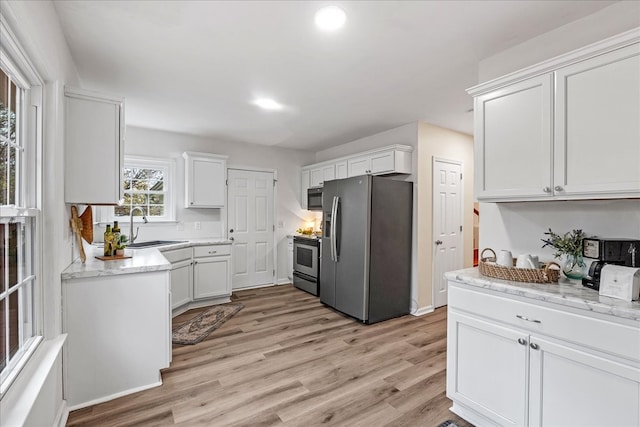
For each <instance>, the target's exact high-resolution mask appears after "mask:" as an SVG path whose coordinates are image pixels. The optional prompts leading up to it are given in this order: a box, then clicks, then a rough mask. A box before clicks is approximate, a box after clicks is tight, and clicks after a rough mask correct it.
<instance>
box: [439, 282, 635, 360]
mask: <svg viewBox="0 0 640 427" xmlns="http://www.w3.org/2000/svg"><path fill="white" fill-rule="evenodd" d="M449 285H450V286H449V308H451V309H459V310H464V311H467V312H470V313H474V314H476V315H480V316H483V317H485V318H489V319H495V320H498V321H500V322H503V323H506V324H509V325H513V326H516V327H519V328H522V329H524V330H527V331H529V332H531V333H537V334H545V335H547V336H550V337H554V338H557V339H561V340H564V341H568V342H573V343H576V344H580V345H583V346H586V347H591V348H593V349H596V350H599V351H603V352H605V353H610V354H615V355H618V356H622V357H625V358H627V359H631V360H635V361H640V327H631V326H627V325H623V324H620V323H616V322H613V321H608V320H602V319H598V318H594V317H590V316H589V315H587V314H586V313H588V312H586V311H585V315H581V314H575V313H573V312H568V311H561V310H559V309H555V308H550V306H549V305H548V304H546V303H542V302H541V303H536V304H530V303H526V302H522V301H517V300H514V299H510V298H508V297H503V296H498V295H494V294H490V293H487V292H486V291H476V290H473V289H468V288H466V287H463V286H464V285H461V286H459V285H458V284H457V283H456V282H449ZM527 319H528V320H527Z"/></svg>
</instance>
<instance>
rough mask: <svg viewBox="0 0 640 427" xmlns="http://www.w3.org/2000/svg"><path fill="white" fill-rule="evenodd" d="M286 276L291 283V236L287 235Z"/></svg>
mask: <svg viewBox="0 0 640 427" xmlns="http://www.w3.org/2000/svg"><path fill="white" fill-rule="evenodd" d="M287 254H288V257H287V278H288V279H289V280H290V281H291V283H293V236H292V237H287Z"/></svg>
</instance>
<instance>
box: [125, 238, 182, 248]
mask: <svg viewBox="0 0 640 427" xmlns="http://www.w3.org/2000/svg"><path fill="white" fill-rule="evenodd" d="M185 242H186V240H149V241H148V242H138V243H132V244H130V245H127V248H133V249H135V248H153V247H156V246H166V245H175V244H176V243H185Z"/></svg>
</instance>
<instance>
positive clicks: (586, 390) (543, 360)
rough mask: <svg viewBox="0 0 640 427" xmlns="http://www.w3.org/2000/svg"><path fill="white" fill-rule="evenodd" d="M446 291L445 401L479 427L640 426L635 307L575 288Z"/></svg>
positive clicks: (462, 287)
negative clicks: (525, 426) (481, 426)
mask: <svg viewBox="0 0 640 427" xmlns="http://www.w3.org/2000/svg"><path fill="white" fill-rule="evenodd" d="M445 276H446V278H447V280H448V285H449V291H448V292H449V305H448V320H447V322H448V324H447V396H448V397H449V398H450V399H451V400H452V401H453V406H452V408H451V410H452V411H453V412H455V413H456V414H458V415H460V416H461V417H463V418H465V419H467V420H468V421H470V422H472V423H474V424H476V425H488V426H491V425H502V426H508V425H514V426H516V425H518V426H519V425H529V426H555V425H562V426H572V425H576V426H578V425H580V426H582V425H617V426H637V425H639V424H640V303H639V302H638V301H634V302H628V301H622V300H617V299H614V298H609V297H604V296H600V295H599V294H598V292H597V291H594V290H592V289H588V288H585V287H583V286H582V285H581V284H580V283H578V282H572V281H569V280H566V279H561V280H560V283H558V284H534V283H521V282H512V281H507V280H499V279H493V278H489V277H485V276H482V275H480V273H479V272H478V269H477V268H473V269H465V270H459V271H453V272H449V273H446V274H445Z"/></svg>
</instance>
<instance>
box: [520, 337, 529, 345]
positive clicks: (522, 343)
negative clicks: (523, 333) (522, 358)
mask: <svg viewBox="0 0 640 427" xmlns="http://www.w3.org/2000/svg"><path fill="white" fill-rule="evenodd" d="M518 344H520V345H527V340H525V339H524V338H518Z"/></svg>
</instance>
